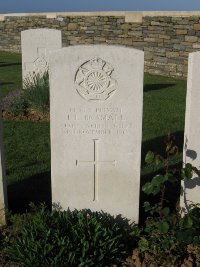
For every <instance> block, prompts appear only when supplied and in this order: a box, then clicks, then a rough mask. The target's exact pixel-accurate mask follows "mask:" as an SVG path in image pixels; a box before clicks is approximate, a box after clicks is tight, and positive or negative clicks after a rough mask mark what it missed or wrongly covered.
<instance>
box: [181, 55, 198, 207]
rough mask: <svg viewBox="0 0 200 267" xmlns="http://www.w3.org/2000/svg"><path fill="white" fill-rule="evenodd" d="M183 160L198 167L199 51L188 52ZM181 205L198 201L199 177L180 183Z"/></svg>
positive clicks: (187, 205) (188, 204) (186, 205)
mask: <svg viewBox="0 0 200 267" xmlns="http://www.w3.org/2000/svg"><path fill="white" fill-rule="evenodd" d="M183 162H184V163H191V164H192V165H193V166H195V167H196V168H198V169H200V52H194V53H190V54H189V61H188V80H187V97H186V115H185V133H184V149H183ZM182 186H183V192H182V196H181V207H182V208H183V209H185V211H187V209H188V208H189V207H190V205H191V204H195V203H200V178H199V177H198V176H197V175H196V174H195V175H194V177H193V179H192V180H189V181H184V182H183V183H182Z"/></svg>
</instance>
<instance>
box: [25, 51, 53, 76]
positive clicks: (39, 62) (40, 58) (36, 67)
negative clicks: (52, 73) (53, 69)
mask: <svg viewBox="0 0 200 267" xmlns="http://www.w3.org/2000/svg"><path fill="white" fill-rule="evenodd" d="M48 68H49V66H48V62H47V58H46V48H44V47H39V48H37V58H36V59H35V60H34V61H33V62H25V63H24V69H25V70H26V71H27V72H28V74H29V75H32V73H41V74H43V73H44V72H46V71H48Z"/></svg>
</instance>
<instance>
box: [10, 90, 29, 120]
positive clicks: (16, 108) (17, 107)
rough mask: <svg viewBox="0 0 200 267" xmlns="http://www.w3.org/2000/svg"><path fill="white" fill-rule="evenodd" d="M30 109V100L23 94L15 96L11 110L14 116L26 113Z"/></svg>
mask: <svg viewBox="0 0 200 267" xmlns="http://www.w3.org/2000/svg"><path fill="white" fill-rule="evenodd" d="M27 109H28V102H27V101H26V99H25V98H24V96H23V95H20V96H18V97H15V98H14V99H13V101H12V104H11V106H10V111H11V113H12V114H13V115H14V116H19V115H25V114H26V113H27Z"/></svg>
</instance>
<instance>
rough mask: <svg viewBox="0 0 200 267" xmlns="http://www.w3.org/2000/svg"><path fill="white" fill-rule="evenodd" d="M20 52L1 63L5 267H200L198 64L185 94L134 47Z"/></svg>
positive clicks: (50, 35)
mask: <svg viewBox="0 0 200 267" xmlns="http://www.w3.org/2000/svg"><path fill="white" fill-rule="evenodd" d="M21 45H22V55H18V54H12V53H6V52H0V53H1V55H2V57H1V60H0V61H1V63H0V64H1V65H0V67H1V69H0V85H1V92H0V94H1V98H2V111H3V131H2V129H1V137H2V144H1V158H2V162H1V172H2V183H1V184H0V197H1V199H0V201H1V203H2V204H1V223H2V224H5V222H7V226H2V228H1V232H0V255H1V260H0V263H1V261H2V263H1V264H2V266H10V265H9V264H11V263H12V264H18V265H19V266H21V265H22V266H47V265H50V266H80V267H81V266H114V264H116V266H141V264H142V263H143V264H146V266H150V265H151V264H154V265H153V266H172V265H173V266H182V267H185V266H199V264H200V259H199V244H200V229H199V206H198V202H199V178H198V177H199V170H198V168H199V165H198V164H199V159H198V149H199V140H198V133H199V127H200V121H199V118H198V116H197V115H196V114H198V99H199V97H200V96H199V95H198V94H199V92H198V85H199V79H200V77H199V75H198V72H197V70H198V69H199V62H200V60H199V57H200V54H199V53H192V54H191V55H190V57H189V69H188V82H187V86H186V81H184V80H176V79H172V78H169V77H159V76H152V75H148V74H145V76H144V53H143V52H142V51H139V50H136V49H132V48H127V47H119V46H104V45H95V46H92V45H88V46H87V45H86V46H71V47H67V48H62V40H61V32H60V31H59V30H50V29H35V30H26V31H23V32H22V34H21ZM21 68H22V70H21ZM22 81H23V82H22ZM143 81H144V83H143ZM186 87H187V88H186ZM186 89H187V98H186ZM185 110H186V113H185ZM185 114H186V115H185ZM184 122H185V131H184ZM2 132H3V135H2ZM3 146H4V150H5V163H6V164H5V166H4V160H3V159H4V151H3ZM182 151H183V153H182ZM183 162H184V164H183ZM179 200H180V201H179ZM31 202H32V204H30V203H31ZM41 203H45V204H41ZM52 203H53V209H51V208H52ZM26 210H27V212H26V213H23V212H25V211H26ZM6 212H7V213H8V214H6ZM20 213H21V215H20ZM3 222H4V223H3ZM138 223H139V224H138ZM158 255H159V257H158ZM191 264H192V265H191ZM18 265H17V266H18Z"/></svg>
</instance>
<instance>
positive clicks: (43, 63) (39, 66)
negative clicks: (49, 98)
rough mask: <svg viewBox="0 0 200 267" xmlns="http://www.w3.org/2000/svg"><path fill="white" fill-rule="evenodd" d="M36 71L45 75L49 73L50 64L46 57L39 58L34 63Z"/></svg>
mask: <svg viewBox="0 0 200 267" xmlns="http://www.w3.org/2000/svg"><path fill="white" fill-rule="evenodd" d="M34 71H35V72H37V73H40V72H41V73H44V72H46V71H48V63H47V60H46V58H45V57H44V56H41V57H38V58H37V59H36V60H35V61H34Z"/></svg>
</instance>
